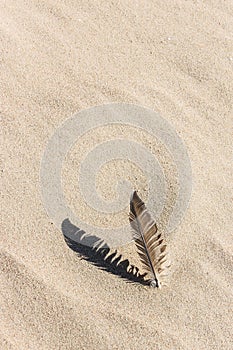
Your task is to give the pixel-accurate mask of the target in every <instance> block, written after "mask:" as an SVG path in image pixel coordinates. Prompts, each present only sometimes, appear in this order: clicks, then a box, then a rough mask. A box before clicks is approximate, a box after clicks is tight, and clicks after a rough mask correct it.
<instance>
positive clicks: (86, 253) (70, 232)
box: [62, 219, 148, 285]
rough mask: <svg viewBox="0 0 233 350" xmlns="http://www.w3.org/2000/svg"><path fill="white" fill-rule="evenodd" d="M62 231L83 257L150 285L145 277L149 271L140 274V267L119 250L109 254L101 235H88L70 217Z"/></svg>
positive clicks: (112, 272) (118, 273)
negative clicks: (123, 258)
mask: <svg viewBox="0 0 233 350" xmlns="http://www.w3.org/2000/svg"><path fill="white" fill-rule="evenodd" d="M62 233H63V235H64V239H65V242H66V244H67V245H68V247H69V248H70V249H72V250H73V251H74V252H76V253H77V254H78V256H79V257H80V258H81V259H84V260H86V261H88V262H90V263H91V264H92V265H95V266H97V267H98V268H100V269H101V270H104V271H106V272H108V273H111V274H113V275H116V276H119V277H121V278H123V279H125V280H126V281H127V282H131V283H140V284H142V285H148V280H146V279H145V276H146V275H147V273H144V274H140V273H139V269H138V267H136V266H134V265H132V264H130V263H129V260H128V259H125V260H121V258H122V255H118V253H117V250H115V251H114V252H113V253H111V254H109V252H110V248H109V247H108V245H107V244H106V243H105V242H104V241H103V240H101V239H100V238H99V237H97V236H94V235H88V234H87V233H86V232H85V231H83V230H81V229H80V228H78V227H77V226H75V225H73V224H72V223H71V222H70V220H69V219H65V220H64V221H63V223H62Z"/></svg>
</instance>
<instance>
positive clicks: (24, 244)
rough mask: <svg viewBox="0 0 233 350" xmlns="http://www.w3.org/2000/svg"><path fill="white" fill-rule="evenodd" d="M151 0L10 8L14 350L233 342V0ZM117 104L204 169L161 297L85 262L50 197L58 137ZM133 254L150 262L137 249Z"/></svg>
mask: <svg viewBox="0 0 233 350" xmlns="http://www.w3.org/2000/svg"><path fill="white" fill-rule="evenodd" d="M145 3H146V4H145ZM145 3H144V2H143V1H141V2H139V1H132V2H131V1H116V2H105V1H91V2H87V1H69V0H66V1H63V2H62V4H59V2H58V1H54V0H47V1H36V0H31V1H26V0H25V1H23V0H14V1H13V0H12V1H11V0H8V1H1V4H0V64H1V71H0V94H1V99H0V101H1V102H0V104H1V105H0V113H1V120H2V121H1V123H2V125H3V128H2V130H3V138H1V140H2V141H1V153H2V156H3V157H2V158H3V160H2V161H1V178H2V180H3V182H2V184H3V185H2V186H3V197H2V202H1V207H2V208H1V212H2V214H3V223H2V225H1V226H2V227H1V233H2V235H1V251H0V259H1V262H0V270H1V279H0V297H1V299H0V344H1V345H0V348H1V349H4V350H5V349H15V350H19V349H22V350H26V349H40V350H44V349H49V350H52V349H152V348H153V349H158V350H175V349H182V350H184V349H187V350H191V349H195V350H196V349H203V350H214V349H224V350H227V349H229V350H230V349H232V348H233V340H232V339H233V334H232V316H233V315H232V300H233V298H232V294H233V289H232V277H233V276H232V271H233V260H232V221H233V216H232V194H233V191H232V183H233V182H232V131H233V130H232V97H233V94H232V92H233V89H232V79H233V74H232V69H233V40H232V38H233V36H232V34H233V18H232V13H233V6H232V2H231V1H230V0H229V1H205V2H204V3H203V2H202V1H195V2H194V1H175V2H174V1H166V2H164V1H156V2H152V1H147V2H145ZM107 102H108V103H109V102H129V103H135V104H139V105H143V106H147V107H149V108H152V109H153V110H156V111H158V112H159V113H160V114H161V115H162V116H163V117H164V118H166V119H167V120H168V121H170V123H171V124H172V125H173V126H174V128H175V129H176V130H177V132H178V134H179V135H180V136H181V137H182V139H183V140H184V141H185V143H186V145H187V148H188V152H189V156H190V159H191V162H192V170H193V192H192V199H191V203H190V207H189V209H188V211H187V212H186V215H185V218H184V220H183V221H182V223H181V225H180V226H179V227H178V228H177V229H176V230H175V231H174V232H173V233H172V234H171V235H170V236H169V245H170V251H171V254H172V262H173V268H172V274H171V278H170V283H169V285H168V287H165V288H164V289H161V290H159V291H157V290H152V289H149V288H147V287H144V286H142V285H140V284H135V285H134V284H130V283H126V281H124V280H123V279H120V278H118V277H116V276H114V275H113V274H111V273H107V272H105V271H102V270H100V269H98V268H97V267H95V266H93V265H92V264H91V263H89V262H87V261H85V260H80V259H79V258H78V257H77V255H76V254H75V253H74V252H73V251H72V250H71V249H69V248H68V247H67V245H66V244H65V242H64V239H63V236H62V233H61V231H59V230H58V229H57V228H56V227H55V225H53V224H51V219H50V218H49V217H48V216H47V214H46V212H45V209H44V206H43V203H42V200H41V195H40V184H39V171H40V162H41V157H42V154H43V151H44V149H45V146H46V143H47V141H48V139H49V137H50V136H51V135H52V134H53V133H54V131H55V130H56V128H57V127H58V126H59V125H60V124H61V123H62V122H63V121H64V120H65V119H66V118H68V117H70V116H71V115H72V114H74V113H75V112H77V111H80V110H82V109H83V108H87V107H91V106H94V105H97V104H103V103H107ZM108 132H110V131H109V130H103V131H102V135H108ZM111 132H113V134H114V130H112V131H111ZM125 132H127V131H125ZM73 155H75V153H73ZM70 159H74V163H73V166H74V170H72V171H71V172H69V171H67V169H66V168H65V169H64V176H65V175H67V177H66V176H65V180H64V189H65V192H66V195H67V196H68V200H69V198H70V200H72V198H73V197H74V199H75V194H74V192H73V191H74V189H73V187H72V186H73V185H72V184H73V182H74V176H75V170H77V171H78V168H77V167H78V162H77V161H76V160H75V159H76V158H75V157H73V158H72V154H70V158H69V157H68V159H67V162H68V163H69V161H71V160H70ZM132 167H133V166H132ZM107 170H108V180H109V181H110V182H111V174H112V176H113V175H114V171H113V170H112V171H111V167H110V169H107ZM100 178H101V176H100ZM108 183H109V182H107V184H108ZM107 184H106V186H107ZM143 186H144V178H143V174H140V177H139V180H138V183H137V187H138V188H139V189H141V188H142V187H143ZM100 187H101V179H100ZM103 191H104V190H103ZM109 191H111V186H109ZM109 193H110V192H109ZM107 194H108V191H107ZM107 194H106V193H104V195H107ZM72 196H73V197H72ZM77 196H79V194H78V193H77ZM73 209H74V210H81V211H82V208H80V206H79V208H77V207H76V206H75V203H74V204H73ZM83 212H85V211H83ZM89 216H90V217H91V214H90V215H89ZM98 224H99V225H101V222H100V223H98ZM121 251H122V252H123V254H124V256H125V257H127V258H129V259H130V260H131V261H133V263H135V264H136V263H138V258H137V255H136V254H135V252H134V249H133V247H132V245H128V246H125V247H123V248H119V252H121Z"/></svg>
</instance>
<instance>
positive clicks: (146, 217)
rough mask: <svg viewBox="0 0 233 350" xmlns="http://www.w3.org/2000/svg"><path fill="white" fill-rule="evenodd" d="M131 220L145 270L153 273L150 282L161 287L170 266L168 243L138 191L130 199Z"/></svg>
mask: <svg viewBox="0 0 233 350" xmlns="http://www.w3.org/2000/svg"><path fill="white" fill-rule="evenodd" d="M129 221H130V225H131V228H132V231H133V238H134V241H135V244H136V247H137V249H138V254H139V256H140V259H141V262H142V264H143V266H144V268H145V270H146V271H147V272H149V273H150V274H151V279H150V284H151V286H153V287H159V288H160V287H161V281H162V279H163V277H164V276H165V274H166V270H167V269H168V268H169V264H168V262H167V252H166V249H167V245H166V243H165V240H164V238H163V236H162V234H161V233H158V229H157V226H156V223H155V220H154V219H153V218H152V217H151V214H150V213H149V212H148V210H147V209H146V206H145V204H144V202H143V201H142V200H141V199H140V198H139V196H138V195H137V192H136V191H135V192H134V193H133V194H132V197H131V200H130V213H129Z"/></svg>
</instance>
